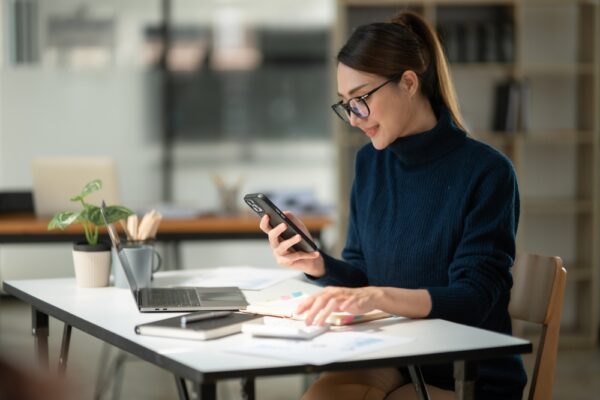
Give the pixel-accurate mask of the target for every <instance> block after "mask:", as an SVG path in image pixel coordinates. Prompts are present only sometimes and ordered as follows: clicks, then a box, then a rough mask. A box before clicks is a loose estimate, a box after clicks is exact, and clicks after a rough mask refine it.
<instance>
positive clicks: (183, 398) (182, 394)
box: [175, 375, 190, 400]
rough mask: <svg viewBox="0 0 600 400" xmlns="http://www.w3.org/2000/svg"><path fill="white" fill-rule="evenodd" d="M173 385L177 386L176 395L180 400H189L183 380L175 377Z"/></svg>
mask: <svg viewBox="0 0 600 400" xmlns="http://www.w3.org/2000/svg"><path fill="white" fill-rule="evenodd" d="M175 385H176V386H177V394H179V399H180V400H190V395H189V393H188V390H187V386H186V385H185V379H183V378H180V377H178V376H177V375H175Z"/></svg>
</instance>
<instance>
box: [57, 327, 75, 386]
mask: <svg viewBox="0 0 600 400" xmlns="http://www.w3.org/2000/svg"><path fill="white" fill-rule="evenodd" d="M71 329H72V327H71V325H69V324H65V327H64V328H63V337H62V343H61V344H60V357H59V359H58V375H59V376H65V371H66V369H67V359H68V358H69V345H70V344H71Z"/></svg>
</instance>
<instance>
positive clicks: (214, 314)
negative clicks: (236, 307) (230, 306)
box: [180, 311, 232, 326]
mask: <svg viewBox="0 0 600 400" xmlns="http://www.w3.org/2000/svg"><path fill="white" fill-rule="evenodd" d="M231 313H232V311H211V312H205V313H198V314H187V315H184V316H183V317H181V320H180V321H181V326H185V325H186V324H187V323H188V322H193V321H201V320H204V319H213V318H220V317H226V316H228V315H230V314H231Z"/></svg>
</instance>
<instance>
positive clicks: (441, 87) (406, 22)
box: [337, 11, 466, 130]
mask: <svg viewBox="0 0 600 400" xmlns="http://www.w3.org/2000/svg"><path fill="white" fill-rule="evenodd" d="M337 60H338V61H339V62H341V63H342V64H344V65H347V66H348V67H350V68H352V69H355V70H358V71H363V72H367V73H370V74H376V75H380V76H384V77H388V78H392V77H393V76H394V75H398V74H402V73H403V72H404V71H407V70H411V71H414V72H415V73H416V74H417V76H418V77H419V81H420V83H421V84H420V87H421V93H423V95H424V96H425V97H426V98H427V99H428V100H429V102H430V103H431V106H432V108H434V109H435V108H436V107H437V106H438V105H443V106H445V107H446V108H448V110H449V111H450V114H451V116H452V119H453V121H454V123H455V124H456V125H457V126H458V127H459V128H460V129H463V130H466V129H465V125H464V123H463V118H462V115H461V113H460V110H459V106H458V101H457V99H456V93H455V91H454V85H453V83H452V79H451V78H450V73H449V71H448V63H447V62H446V57H445V55H444V51H443V50H442V46H441V44H440V41H439V39H438V37H437V34H436V33H435V31H434V30H433V29H432V28H431V26H430V25H429V24H428V23H427V22H426V21H425V20H424V19H423V18H422V17H421V16H419V15H418V14H415V13H413V12H409V11H404V12H401V13H399V14H398V15H396V16H395V17H394V18H392V20H391V22H376V23H371V24H367V25H361V26H359V27H358V28H356V30H354V32H352V35H351V36H350V38H349V39H348V41H347V42H346V44H345V45H344V47H342V49H341V50H340V52H339V53H338V55H337Z"/></svg>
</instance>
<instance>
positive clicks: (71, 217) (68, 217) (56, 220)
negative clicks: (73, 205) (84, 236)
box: [48, 211, 81, 230]
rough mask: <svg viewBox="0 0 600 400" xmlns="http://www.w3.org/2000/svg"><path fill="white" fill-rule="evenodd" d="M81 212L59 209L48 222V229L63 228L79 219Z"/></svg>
mask: <svg viewBox="0 0 600 400" xmlns="http://www.w3.org/2000/svg"><path fill="white" fill-rule="evenodd" d="M80 216H81V212H74V211H61V212H59V213H56V214H55V215H54V217H53V218H52V219H51V220H50V222H49V223H48V230H51V229H60V230H64V229H65V228H66V227H67V226H69V225H71V224H72V223H74V222H76V221H78V220H79V217H80Z"/></svg>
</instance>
